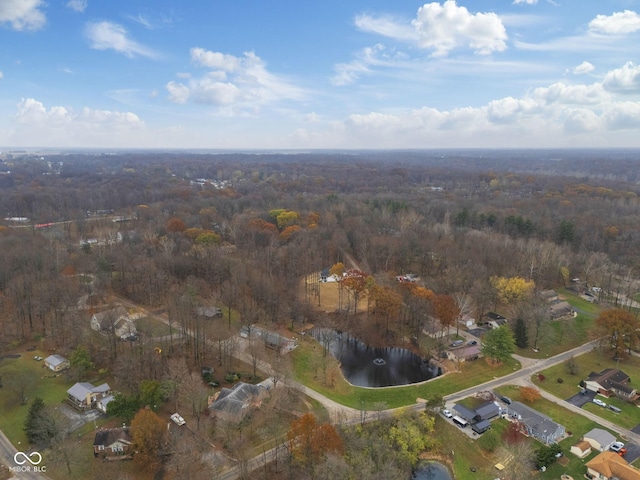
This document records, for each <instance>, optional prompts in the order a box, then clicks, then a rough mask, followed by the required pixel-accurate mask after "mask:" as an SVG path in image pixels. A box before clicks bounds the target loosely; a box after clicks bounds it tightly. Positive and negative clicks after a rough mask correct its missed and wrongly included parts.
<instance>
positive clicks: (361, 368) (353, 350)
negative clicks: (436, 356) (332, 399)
mask: <svg viewBox="0 0 640 480" xmlns="http://www.w3.org/2000/svg"><path fill="white" fill-rule="evenodd" d="M314 337H315V338H316V340H318V341H320V342H321V343H322V342H324V343H326V344H327V345H328V349H329V351H330V352H331V354H332V355H333V356H334V357H335V358H336V359H338V361H339V362H340V367H341V369H342V373H343V375H344V377H345V378H346V379H347V381H348V382H349V383H351V384H352V385H356V386H359V387H389V386H394V385H408V384H411V383H419V382H423V381H425V380H429V379H430V378H434V377H437V376H438V375H440V374H441V373H442V371H441V370H440V368H439V367H438V366H437V365H436V364H435V363H434V362H432V361H429V360H428V359H427V360H423V359H422V358H421V357H420V356H418V355H416V354H414V353H413V352H411V351H409V350H407V349H405V348H398V347H370V346H369V345H367V344H365V343H363V342H362V341H360V340H359V339H357V338H355V337H353V336H351V335H349V334H347V333H344V332H335V331H328V330H317V331H315V332H314Z"/></svg>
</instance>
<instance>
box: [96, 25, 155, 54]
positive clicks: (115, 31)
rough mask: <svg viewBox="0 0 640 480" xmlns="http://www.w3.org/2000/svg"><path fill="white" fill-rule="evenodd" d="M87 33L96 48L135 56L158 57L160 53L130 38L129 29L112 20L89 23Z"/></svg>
mask: <svg viewBox="0 0 640 480" xmlns="http://www.w3.org/2000/svg"><path fill="white" fill-rule="evenodd" d="M85 34H86V36H87V38H88V39H89V40H90V42H91V45H90V46H91V48H93V49H95V50H115V51H116V52H118V53H122V54H123V55H125V56H127V57H129V58H133V57H135V56H143V57H149V58H157V57H158V54H157V53H156V52H154V51H153V50H151V49H150V48H147V47H145V46H144V45H141V44H139V43H138V42H136V41H135V40H132V39H131V38H129V36H128V33H127V31H126V30H125V28H124V27H123V26H121V25H118V24H116V23H111V22H106V21H105V22H95V23H88V24H87V26H86V29H85Z"/></svg>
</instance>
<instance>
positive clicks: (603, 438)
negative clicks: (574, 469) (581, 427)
mask: <svg viewBox="0 0 640 480" xmlns="http://www.w3.org/2000/svg"><path fill="white" fill-rule="evenodd" d="M582 440H584V441H585V442H588V443H589V445H591V448H593V449H594V450H597V451H598V452H604V451H606V450H609V448H610V447H611V445H612V444H613V442H615V441H616V437H614V436H613V435H612V434H611V433H609V432H607V431H606V430H603V429H602V428H594V429H593V430H590V431H589V432H587V433H585V434H584V436H583V437H582Z"/></svg>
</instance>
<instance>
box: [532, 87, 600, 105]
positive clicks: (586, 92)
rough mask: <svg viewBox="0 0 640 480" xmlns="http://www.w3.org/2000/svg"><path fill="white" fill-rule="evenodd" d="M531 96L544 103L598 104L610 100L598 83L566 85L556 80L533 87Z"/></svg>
mask: <svg viewBox="0 0 640 480" xmlns="http://www.w3.org/2000/svg"><path fill="white" fill-rule="evenodd" d="M531 98H533V99H535V100H536V101H539V102H542V103H544V104H553V103H558V104H567V105H569V104H573V105H599V104H602V103H604V102H608V101H610V99H611V96H610V95H609V94H608V93H607V92H606V91H605V89H604V88H602V85H601V84H599V83H594V84H592V85H566V84H564V83H561V82H558V83H554V84H553V85H551V86H549V87H539V88H536V89H534V90H533V93H532V94H531Z"/></svg>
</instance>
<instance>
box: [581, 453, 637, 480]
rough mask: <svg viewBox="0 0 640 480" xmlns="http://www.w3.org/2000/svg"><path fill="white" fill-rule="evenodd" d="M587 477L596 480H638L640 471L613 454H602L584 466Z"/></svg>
mask: <svg viewBox="0 0 640 480" xmlns="http://www.w3.org/2000/svg"><path fill="white" fill-rule="evenodd" d="M586 467H587V476H588V477H589V478H596V479H598V480H614V479H617V480H640V470H638V469H637V468H634V467H632V466H631V465H629V463H628V462H627V461H626V460H625V459H624V458H622V457H621V456H620V455H618V454H617V453H614V452H602V453H601V454H600V455H598V456H597V457H595V458H593V459H591V460H590V461H589V462H587V464H586Z"/></svg>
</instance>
